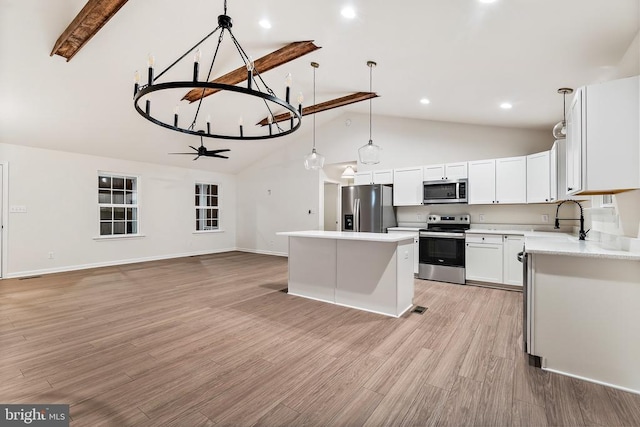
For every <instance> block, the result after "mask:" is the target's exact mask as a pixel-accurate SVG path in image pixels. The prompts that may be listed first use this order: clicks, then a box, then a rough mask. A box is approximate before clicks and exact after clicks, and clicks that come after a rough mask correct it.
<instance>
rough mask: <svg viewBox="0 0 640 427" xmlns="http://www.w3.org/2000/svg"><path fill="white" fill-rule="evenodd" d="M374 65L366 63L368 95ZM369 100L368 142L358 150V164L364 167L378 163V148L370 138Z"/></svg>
mask: <svg viewBox="0 0 640 427" xmlns="http://www.w3.org/2000/svg"><path fill="white" fill-rule="evenodd" d="M376 65H378V64H376V63H375V62H373V61H367V66H368V67H369V93H372V92H373V91H372V81H373V67H375V66H376ZM371 122H372V118H371V98H369V142H368V143H367V144H365V145H363V146H362V147H360V148H359V149H358V157H359V158H360V163H363V164H365V165H375V164H377V163H380V150H381V148H380V146H378V145H375V144H374V143H373V139H372V137H371V127H372V126H371Z"/></svg>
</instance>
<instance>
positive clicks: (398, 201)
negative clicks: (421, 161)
mask: <svg viewBox="0 0 640 427" xmlns="http://www.w3.org/2000/svg"><path fill="white" fill-rule="evenodd" d="M421 204H422V168H421V167H419V166H418V167H414V168H402V169H395V170H394V171H393V205H394V206H419V205H421Z"/></svg>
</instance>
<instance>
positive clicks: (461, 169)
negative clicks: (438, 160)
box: [422, 162, 468, 181]
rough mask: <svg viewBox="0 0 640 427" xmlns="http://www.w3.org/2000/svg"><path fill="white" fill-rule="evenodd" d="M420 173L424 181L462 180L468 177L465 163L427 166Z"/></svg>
mask: <svg viewBox="0 0 640 427" xmlns="http://www.w3.org/2000/svg"><path fill="white" fill-rule="evenodd" d="M422 173H423V179H424V180H425V181H439V180H443V179H444V180H446V179H463V178H467V176H468V172H467V162H459V163H444V164H439V165H428V166H425V167H424V168H423V171H422Z"/></svg>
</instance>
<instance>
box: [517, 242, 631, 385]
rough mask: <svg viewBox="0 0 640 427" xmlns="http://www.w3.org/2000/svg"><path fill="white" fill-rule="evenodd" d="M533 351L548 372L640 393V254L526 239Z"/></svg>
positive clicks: (597, 245) (528, 323)
mask: <svg viewBox="0 0 640 427" xmlns="http://www.w3.org/2000/svg"><path fill="white" fill-rule="evenodd" d="M525 251H526V254H527V258H528V260H527V267H528V268H527V273H526V274H527V278H526V280H525V282H526V284H527V286H526V288H527V289H526V290H525V296H526V300H525V301H526V307H525V313H527V312H528V316H527V319H525V325H526V327H525V330H524V334H526V335H527V338H528V353H530V354H532V355H535V356H539V357H540V358H541V364H542V368H543V369H545V370H549V371H553V372H557V373H561V374H565V375H569V376H573V377H576V378H581V379H585V380H587V381H592V382H595V383H599V384H604V385H608V386H612V387H616V388H619V389H622V390H626V391H630V392H633V393H639V394H640V369H638V360H639V359H640V340H639V339H638V337H640V303H639V301H640V253H639V252H636V251H623V250H616V249H608V248H605V247H603V246H602V245H601V244H600V243H599V242H595V241H579V240H578V239H577V238H576V237H573V236H567V235H562V234H560V235H558V236H545V237H542V236H535V237H534V236H531V237H526V240H525Z"/></svg>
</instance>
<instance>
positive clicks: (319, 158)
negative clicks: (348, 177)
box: [304, 148, 324, 170]
mask: <svg viewBox="0 0 640 427" xmlns="http://www.w3.org/2000/svg"><path fill="white" fill-rule="evenodd" d="M323 166H324V156H323V155H322V154H320V153H318V152H317V151H316V149H315V148H314V149H313V150H311V153H309V154H307V155H306V156H304V167H305V169H307V170H310V169H311V170H317V169H322V167H323Z"/></svg>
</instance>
